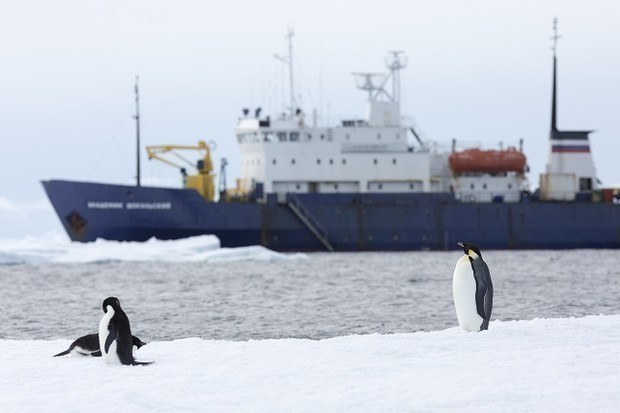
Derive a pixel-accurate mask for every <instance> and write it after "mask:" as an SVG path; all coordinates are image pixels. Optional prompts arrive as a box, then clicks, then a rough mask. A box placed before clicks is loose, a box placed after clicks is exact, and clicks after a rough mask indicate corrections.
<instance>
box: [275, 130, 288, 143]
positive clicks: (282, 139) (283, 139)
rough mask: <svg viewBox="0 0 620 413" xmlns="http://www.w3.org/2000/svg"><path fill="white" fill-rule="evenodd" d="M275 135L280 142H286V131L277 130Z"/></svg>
mask: <svg viewBox="0 0 620 413" xmlns="http://www.w3.org/2000/svg"><path fill="white" fill-rule="evenodd" d="M277 135H278V140H279V141H280V142H286V132H278V133H277Z"/></svg>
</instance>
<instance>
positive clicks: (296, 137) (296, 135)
mask: <svg viewBox="0 0 620 413" xmlns="http://www.w3.org/2000/svg"><path fill="white" fill-rule="evenodd" d="M290 141H291V142H299V132H291V136H290Z"/></svg>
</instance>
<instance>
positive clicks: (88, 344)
mask: <svg viewBox="0 0 620 413" xmlns="http://www.w3.org/2000/svg"><path fill="white" fill-rule="evenodd" d="M132 341H133V348H132V350H133V352H134V353H135V352H136V350H138V349H139V348H140V347H142V346H145V345H146V343H145V342H144V341H142V340H140V339H139V338H138V337H136V336H132ZM72 352H73V353H75V354H80V355H82V356H92V357H101V348H100V347H99V334H97V333H95V334H88V335H85V336H82V337H80V338H78V339H76V340H75V341H74V342H73V343H71V345H70V346H69V348H68V349H67V350H65V351H63V352H60V353H58V354H55V355H54V357H60V356H66V355H67V354H69V353H72Z"/></svg>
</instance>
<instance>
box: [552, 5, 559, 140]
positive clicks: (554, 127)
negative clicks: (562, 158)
mask: <svg viewBox="0 0 620 413" xmlns="http://www.w3.org/2000/svg"><path fill="white" fill-rule="evenodd" d="M560 37H561V36H559V35H558V18H557V17H556V18H554V19H553V36H551V40H553V45H552V46H551V50H553V91H552V95H551V134H552V138H553V133H554V132H557V130H558V128H557V123H556V115H557V110H556V77H557V76H556V72H557V56H556V53H557V47H558V39H559V38H560Z"/></svg>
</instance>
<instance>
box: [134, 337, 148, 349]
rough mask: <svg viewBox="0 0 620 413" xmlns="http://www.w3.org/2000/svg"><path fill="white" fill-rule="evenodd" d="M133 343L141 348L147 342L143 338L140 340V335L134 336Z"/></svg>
mask: <svg viewBox="0 0 620 413" xmlns="http://www.w3.org/2000/svg"><path fill="white" fill-rule="evenodd" d="M133 345H134V346H136V347H138V348H140V347H142V346H146V343H145V342H144V341H142V340H140V339H139V338H138V337H136V336H133Z"/></svg>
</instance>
